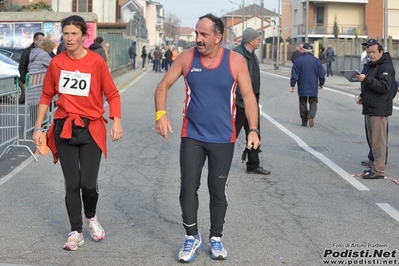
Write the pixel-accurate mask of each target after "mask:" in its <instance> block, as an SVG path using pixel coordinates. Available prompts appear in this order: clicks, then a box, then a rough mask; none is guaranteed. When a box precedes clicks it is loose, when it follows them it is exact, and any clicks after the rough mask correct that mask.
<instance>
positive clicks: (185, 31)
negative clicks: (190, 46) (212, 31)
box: [178, 27, 194, 35]
mask: <svg viewBox="0 0 399 266" xmlns="http://www.w3.org/2000/svg"><path fill="white" fill-rule="evenodd" d="M178 32H179V34H180V35H192V34H193V32H194V29H193V28H190V27H180V28H179V30H178Z"/></svg>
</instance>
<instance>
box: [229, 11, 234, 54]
mask: <svg viewBox="0 0 399 266" xmlns="http://www.w3.org/2000/svg"><path fill="white" fill-rule="evenodd" d="M232 13H233V15H232V18H231V28H230V48H231V49H233V48H234V8H232Z"/></svg>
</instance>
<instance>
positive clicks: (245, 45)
mask: <svg viewBox="0 0 399 266" xmlns="http://www.w3.org/2000/svg"><path fill="white" fill-rule="evenodd" d="M259 44H260V35H259V32H257V31H256V30H255V29H253V28H246V29H245V30H244V33H243V36H242V42H241V44H240V45H239V46H237V47H235V48H234V49H233V50H234V51H235V52H237V53H239V54H241V55H242V56H243V57H244V58H245V61H246V62H247V65H248V70H249V75H250V77H251V81H252V89H253V91H254V93H255V97H256V101H257V103H258V106H259V94H260V69H259V61H258V57H257V56H256V54H255V50H256V49H258V48H259ZM242 127H244V130H245V137H246V140H248V134H249V132H250V130H251V129H250V128H249V125H248V120H247V118H246V116H245V106H244V101H243V99H242V96H241V92H240V87H239V86H238V87H237V89H236V135H237V137H238V135H239V134H240V131H241V129H242ZM257 130H258V135H259V139H260V131H259V130H260V122H259V120H258V128H257ZM260 152H261V151H260V148H259V147H258V148H257V149H248V148H245V150H244V153H243V156H242V160H243V162H244V161H245V159H246V155H247V154H248V162H247V173H248V174H260V175H270V171H268V170H266V169H264V168H263V167H261V166H260V160H259V153H260Z"/></svg>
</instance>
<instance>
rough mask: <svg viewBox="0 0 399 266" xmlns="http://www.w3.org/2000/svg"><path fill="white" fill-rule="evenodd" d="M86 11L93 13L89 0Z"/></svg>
mask: <svg viewBox="0 0 399 266" xmlns="http://www.w3.org/2000/svg"><path fill="white" fill-rule="evenodd" d="M87 11H88V12H93V0H89V1H88V3H87Z"/></svg>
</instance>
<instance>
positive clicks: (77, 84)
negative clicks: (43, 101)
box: [63, 77, 87, 90]
mask: <svg viewBox="0 0 399 266" xmlns="http://www.w3.org/2000/svg"><path fill="white" fill-rule="evenodd" d="M64 80H65V83H64V86H63V87H64V88H66V87H69V88H71V89H80V90H85V89H86V87H87V82H86V80H84V79H81V80H78V79H76V78H72V79H71V78H67V77H64ZM69 82H71V84H68V83H69Z"/></svg>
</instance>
